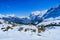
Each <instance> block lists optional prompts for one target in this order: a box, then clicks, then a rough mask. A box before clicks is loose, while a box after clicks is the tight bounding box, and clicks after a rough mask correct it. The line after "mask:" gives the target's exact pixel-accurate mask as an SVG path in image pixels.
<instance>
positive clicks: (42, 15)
mask: <svg viewBox="0 0 60 40" xmlns="http://www.w3.org/2000/svg"><path fill="white" fill-rule="evenodd" d="M59 16H60V5H59V6H57V7H54V8H50V9H49V10H44V11H35V12H32V14H30V15H29V16H28V17H17V16H14V15H13V16H11V15H9V16H4V15H0V19H3V20H5V21H9V22H14V23H19V24H34V25H36V24H38V23H40V22H42V21H43V20H45V19H49V18H57V17H59Z"/></svg>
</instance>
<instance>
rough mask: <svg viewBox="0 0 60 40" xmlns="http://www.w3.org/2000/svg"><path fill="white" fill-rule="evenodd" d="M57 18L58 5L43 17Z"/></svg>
mask: <svg viewBox="0 0 60 40" xmlns="http://www.w3.org/2000/svg"><path fill="white" fill-rule="evenodd" d="M59 16H60V5H58V6H57V7H53V8H50V9H49V10H48V11H47V12H46V13H45V15H44V16H43V17H44V18H45V19H47V18H56V17H59Z"/></svg>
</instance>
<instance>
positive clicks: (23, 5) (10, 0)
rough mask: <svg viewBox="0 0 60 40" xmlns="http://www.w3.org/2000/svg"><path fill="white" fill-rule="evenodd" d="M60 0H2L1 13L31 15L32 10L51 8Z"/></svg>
mask: <svg viewBox="0 0 60 40" xmlns="http://www.w3.org/2000/svg"><path fill="white" fill-rule="evenodd" d="M58 4H60V0H0V13H1V14H15V15H20V16H21V15H24V16H25V15H29V14H31V12H32V11H40V10H45V9H49V8H51V7H53V6H57V5H58Z"/></svg>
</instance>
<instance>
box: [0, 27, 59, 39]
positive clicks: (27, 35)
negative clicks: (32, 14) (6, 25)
mask: <svg viewBox="0 0 60 40" xmlns="http://www.w3.org/2000/svg"><path fill="white" fill-rule="evenodd" d="M28 27H29V26H28ZM16 29H17V28H16V27H15V29H13V30H9V31H5V32H3V31H2V30H0V40H60V27H58V26H55V27H54V28H49V29H47V30H46V31H45V32H41V33H40V35H41V36H38V35H37V34H36V33H34V32H29V31H28V32H24V31H17V30H16Z"/></svg>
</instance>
